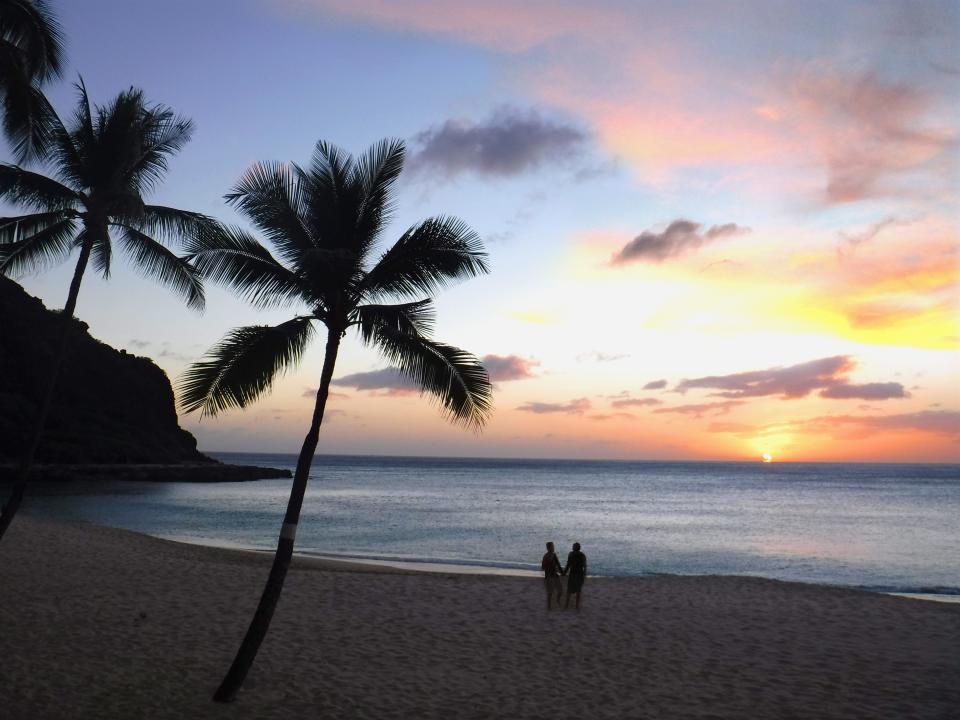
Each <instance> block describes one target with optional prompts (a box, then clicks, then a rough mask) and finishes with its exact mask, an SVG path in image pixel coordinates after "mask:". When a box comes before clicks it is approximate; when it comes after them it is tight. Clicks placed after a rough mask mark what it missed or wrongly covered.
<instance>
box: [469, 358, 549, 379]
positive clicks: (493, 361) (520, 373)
mask: <svg viewBox="0 0 960 720" xmlns="http://www.w3.org/2000/svg"><path fill="white" fill-rule="evenodd" d="M539 365H540V363H539V362H537V361H536V360H529V359H527V358H523V357H520V356H519V355H484V356H483V366H484V367H485V368H486V369H487V373H488V374H489V375H490V380H492V381H493V382H504V381H507V380H526V379H527V378H533V377H536V373H534V372H533V369H534V368H535V367H538V366H539Z"/></svg>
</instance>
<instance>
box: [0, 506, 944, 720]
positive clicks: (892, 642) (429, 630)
mask: <svg viewBox="0 0 960 720" xmlns="http://www.w3.org/2000/svg"><path fill="white" fill-rule="evenodd" d="M531 552H533V551H531ZM269 560H270V558H269V557H266V556H262V555H258V554H256V553H248V552H242V551H233V550H223V549H217V548H209V547H202V546H191V545H185V544H180V543H173V542H168V541H164V540H158V539H155V538H151V537H147V536H143V535H138V534H135V533H130V532H126V531H121V530H114V529H108V528H102V527H97V526H91V525H81V524H67V523H60V522H52V521H47V520H39V519H36V518H32V517H26V516H21V517H18V518H17V520H16V522H15V523H14V525H13V527H12V529H11V531H10V534H9V536H8V537H7V538H6V539H5V540H4V542H3V543H2V544H0V657H2V662H0V698H2V712H0V715H2V717H3V718H8V719H10V720H19V719H20V718H51V719H52V718H71V719H77V718H177V719H178V720H183V719H184V718H200V717H203V718H301V717H304V718H305V717H311V718H313V717H330V718H555V717H563V716H571V717H578V718H708V717H710V718H891V719H894V718H896V719H900V718H948V717H955V713H956V711H957V708H958V707H960V605H953V604H941V603H934V602H925V601H919V600H912V599H906V598H898V597H891V596H885V595H878V594H871V593H866V592H856V591H849V590H841V589H834V588H826V587H819V586H814V585H802V584H795V583H783V582H777V581H772V580H762V579H754V578H741V577H676V576H660V577H649V578H591V579H589V580H588V582H587V585H586V588H585V592H584V600H583V607H582V609H581V611H580V612H579V613H576V612H573V611H572V610H571V611H566V612H557V611H554V612H550V613H547V612H546V611H545V610H544V607H543V604H544V602H543V593H542V586H541V583H540V582H539V581H538V580H536V579H530V578H516V577H497V576H483V575H449V574H432V573H409V572H407V573H404V572H397V571H380V572H370V570H371V568H370V567H363V568H357V567H352V566H344V565H339V564H337V565H332V564H330V563H324V562H321V561H311V560H305V559H298V560H297V561H296V562H295V564H294V567H293V568H292V570H291V573H290V576H289V578H288V580H287V584H286V588H285V591H284V596H283V599H282V601H281V604H280V607H279V608H278V611H277V614H276V616H275V618H274V621H273V625H272V627H271V630H270V634H269V635H268V637H267V640H266V641H265V643H264V645H263V648H262V649H261V651H260V655H259V657H258V659H257V662H256V664H255V665H254V668H253V670H252V672H251V675H250V677H249V678H248V681H247V683H246V686H245V689H244V690H243V691H242V693H241V695H240V697H239V698H238V700H237V702H236V703H234V704H232V705H229V706H221V705H216V704H214V703H212V702H210V700H209V698H210V695H211V693H212V692H213V690H214V688H215V687H216V685H217V683H218V682H219V680H220V678H221V674H222V673H223V671H224V670H225V668H226V667H227V665H228V663H229V661H230V660H231V659H232V656H233V653H234V651H235V649H236V646H237V643H238V642H239V639H240V637H241V636H242V634H243V632H244V630H245V628H246V623H247V622H248V620H249V618H250V614H251V611H252V609H253V607H254V605H255V603H256V600H257V598H258V595H259V592H260V590H261V588H262V583H263V580H264V578H265V576H266V572H267V568H268V565H269ZM359 570H363V572H359Z"/></svg>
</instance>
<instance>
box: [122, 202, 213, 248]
mask: <svg viewBox="0 0 960 720" xmlns="http://www.w3.org/2000/svg"><path fill="white" fill-rule="evenodd" d="M122 222H123V223H124V224H125V225H132V226H133V227H136V228H137V229H138V230H140V231H142V232H144V233H146V234H148V235H150V236H151V237H156V236H159V237H162V238H165V239H166V240H168V241H170V242H175V243H178V244H184V245H185V244H186V243H187V242H188V241H189V240H190V239H191V238H196V237H199V236H201V235H203V234H204V233H207V232H210V231H212V230H213V229H214V228H215V227H216V226H217V222H216V220H214V219H213V218H212V217H210V216H209V215H204V214H202V213H196V212H190V211H189V210H179V209H177V208H172V207H166V206H165V205H143V206H142V207H141V208H139V212H138V213H137V214H136V217H131V218H129V219H123V220H122Z"/></svg>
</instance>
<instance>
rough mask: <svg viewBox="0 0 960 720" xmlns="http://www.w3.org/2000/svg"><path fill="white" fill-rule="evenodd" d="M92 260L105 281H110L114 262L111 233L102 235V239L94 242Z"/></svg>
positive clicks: (91, 252) (99, 238) (91, 253)
mask: <svg viewBox="0 0 960 720" xmlns="http://www.w3.org/2000/svg"><path fill="white" fill-rule="evenodd" d="M90 259H91V260H92V261H93V268H94V270H96V271H97V272H98V273H100V276H101V277H102V278H103V279H104V280H109V279H110V263H111V262H112V261H113V245H112V244H111V243H110V235H109V233H107V232H104V233H101V234H100V237H98V238H96V239H95V240H94V241H93V247H92V248H91V249H90Z"/></svg>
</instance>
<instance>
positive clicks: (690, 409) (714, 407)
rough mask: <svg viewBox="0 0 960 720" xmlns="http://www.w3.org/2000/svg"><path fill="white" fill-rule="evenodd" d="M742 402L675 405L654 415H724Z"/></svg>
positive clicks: (659, 409)
mask: <svg viewBox="0 0 960 720" xmlns="http://www.w3.org/2000/svg"><path fill="white" fill-rule="evenodd" d="M743 404H744V402H743V401H742V400H723V401H721V402H709V403H698V404H694V405H675V406H674V407H665V408H658V409H657V410H654V412H655V413H678V414H680V415H693V416H694V417H695V418H699V417H703V416H704V415H726V414H727V413H729V412H730V411H731V410H732V409H733V408H735V407H737V406H739V405H743Z"/></svg>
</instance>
